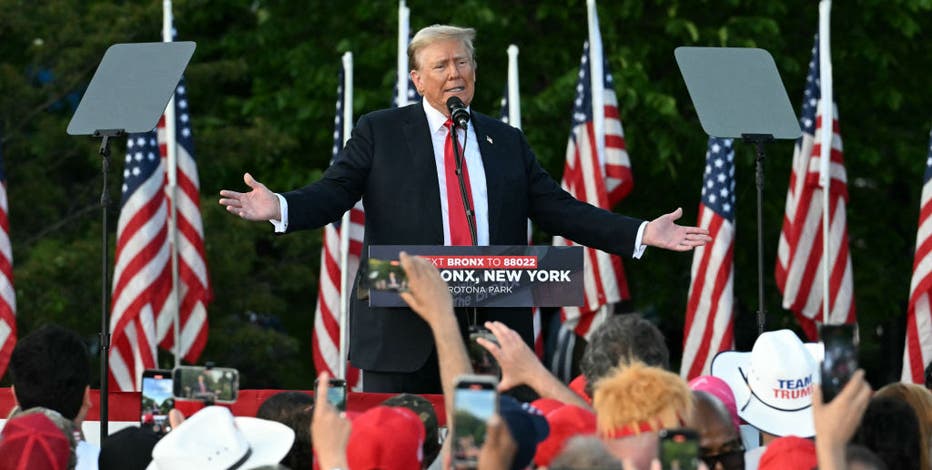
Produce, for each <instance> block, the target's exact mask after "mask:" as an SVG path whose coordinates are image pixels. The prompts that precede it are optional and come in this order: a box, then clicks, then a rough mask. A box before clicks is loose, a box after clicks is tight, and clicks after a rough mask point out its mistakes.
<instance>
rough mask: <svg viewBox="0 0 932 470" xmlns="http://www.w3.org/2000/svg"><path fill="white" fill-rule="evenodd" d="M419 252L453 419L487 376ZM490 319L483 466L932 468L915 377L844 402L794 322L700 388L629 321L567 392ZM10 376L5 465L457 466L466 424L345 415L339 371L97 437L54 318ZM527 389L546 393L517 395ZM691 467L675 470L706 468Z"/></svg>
mask: <svg viewBox="0 0 932 470" xmlns="http://www.w3.org/2000/svg"><path fill="white" fill-rule="evenodd" d="M401 263H402V266H403V267H404V269H405V271H406V273H407V276H408V279H409V289H408V290H407V291H406V292H403V293H402V294H401V295H402V297H403V298H404V300H405V301H406V302H407V303H408V304H409V305H410V306H411V308H412V309H413V310H414V311H415V312H417V314H418V315H419V316H420V317H421V318H423V319H424V320H425V321H426V322H427V324H428V325H429V326H430V329H431V332H432V334H433V337H434V341H435V342H436V344H437V358H438V362H439V365H440V375H441V380H442V387H443V398H444V403H445V411H446V423H452V422H453V420H454V419H455V418H454V416H453V412H452V410H453V409H454V403H453V397H454V393H455V391H454V384H455V383H456V382H457V378H458V377H462V376H464V375H467V374H472V373H473V372H474V371H473V369H472V364H471V362H470V358H469V355H468V353H467V345H466V341H468V339H464V335H463V334H462V332H461V331H460V327H459V324H458V323H457V320H456V317H455V314H454V310H453V303H452V298H451V297H450V294H449V292H448V290H447V288H446V284H445V283H444V281H443V280H442V279H441V278H440V275H439V273H438V271H437V270H436V268H434V266H433V265H432V264H431V263H430V262H428V261H425V260H423V259H421V258H418V257H412V256H407V255H405V254H402V256H401ZM485 326H486V327H487V328H488V330H489V331H490V332H491V333H492V335H494V338H495V341H491V340H489V339H486V338H479V339H477V340H476V341H478V342H479V343H480V344H481V345H482V346H483V347H485V348H486V349H487V350H488V351H489V353H490V354H491V355H492V356H493V357H494V359H495V360H496V361H497V362H498V365H499V368H500V371H501V376H500V378H499V380H498V392H500V395H499V396H498V398H497V400H498V406H497V412H496V413H494V414H492V416H491V417H490V418H489V419H488V420H487V421H486V422H485V423H484V426H485V429H486V432H485V437H484V440H483V441H482V442H481V443H480V444H481V446H480V450H479V452H478V459H477V461H476V462H475V466H476V467H477V468H482V469H507V468H513V469H527V468H538V469H543V468H550V469H589V468H599V469H638V470H642V469H643V470H647V469H659V468H661V459H662V458H663V457H669V455H668V454H672V452H669V449H668V447H667V446H666V444H664V442H666V441H665V439H666V438H665V437H664V436H667V435H679V436H686V438H688V437H689V436H690V435H692V436H694V439H695V442H694V444H695V445H694V447H693V449H694V450H695V454H696V457H697V459H696V462H695V463H696V464H697V465H698V468H708V469H711V470H714V469H723V470H731V469H747V470H753V469H755V468H756V469H761V470H766V469H807V470H808V469H813V468H819V469H822V470H833V469H845V468H859V469H917V470H918V469H923V470H925V469H929V468H930V461H929V446H930V429H932V392H930V391H929V390H928V389H927V388H926V387H924V386H920V385H914V384H906V383H894V384H889V385H887V386H885V387H883V388H881V389H879V390H876V391H874V390H872V389H871V387H870V385H869V384H868V383H867V382H866V381H865V378H864V373H863V371H860V370H859V371H857V372H855V373H854V374H853V376H852V377H851V378H850V380H848V382H847V384H846V385H844V387H843V388H842V389H841V391H840V393H838V394H837V395H836V396H835V397H834V398H833V399H832V400H831V401H828V402H826V401H825V400H823V395H822V389H821V387H820V386H819V383H820V382H819V367H818V363H819V361H820V359H821V357H820V356H821V354H822V352H821V350H820V348H819V345H818V344H804V343H802V342H801V341H800V340H799V338H798V337H797V336H796V335H795V334H794V333H792V332H791V331H789V330H780V331H772V332H767V333H764V334H762V335H761V336H760V337H759V338H758V340H757V341H756V342H755V344H754V347H753V349H752V351H750V352H736V351H729V352H725V353H721V354H719V355H718V356H716V358H715V360H714V361H713V364H712V371H711V372H712V374H711V375H708V376H701V377H698V378H695V379H693V380H692V381H690V382H688V383H687V382H686V381H684V380H683V379H682V378H680V377H679V376H678V375H677V374H675V373H673V372H671V371H670V370H669V353H668V351H667V349H666V347H665V343H664V340H663V336H662V335H661V334H660V332H659V331H658V330H657V328H656V327H655V326H654V325H653V324H652V323H650V322H649V321H647V320H644V319H642V318H640V317H639V316H637V315H620V316H615V317H612V318H611V319H609V320H608V321H606V322H605V323H604V324H603V325H602V326H600V327H599V329H598V330H597V331H596V332H595V334H594V335H593V336H592V338H591V341H590V342H589V344H588V345H587V350H586V351H585V354H584V355H583V359H582V364H581V369H582V372H583V373H582V375H580V376H579V377H578V378H577V379H576V380H574V381H573V382H572V383H571V384H569V385H566V384H564V383H563V382H561V381H560V380H558V379H557V378H556V377H554V376H553V375H552V374H551V373H550V372H549V371H548V370H547V369H546V367H545V366H544V365H543V364H541V362H540V361H539V360H538V358H537V356H536V355H535V354H534V352H533V351H532V350H531V349H530V348H529V347H528V346H527V344H526V343H525V342H524V341H523V339H522V338H521V336H520V335H519V334H518V333H516V332H515V331H513V330H511V329H509V328H508V327H506V326H505V325H504V324H501V323H498V322H489V323H487V324H486V325H485ZM467 338H468V337H467ZM10 371H11V374H12V377H13V387H12V390H13V393H14V395H15V398H16V403H17V407H16V408H15V409H14V410H13V412H12V413H11V415H10V416H9V420H8V421H7V423H6V425H5V427H4V428H3V431H2V433H0V469H36V470H42V469H54V470H60V469H74V468H77V469H94V468H100V469H102V470H106V469H150V470H166V469H192V468H198V469H201V470H209V469H215V468H216V469H230V468H242V469H249V468H269V469H294V470H297V469H311V468H319V469H323V470H332V469H352V470H366V469H387V470H390V469H399V470H403V469H411V470H415V469H429V468H443V469H446V468H451V467H454V462H452V459H451V449H450V446H451V442H452V439H450V438H449V435H450V433H449V432H445V431H446V429H443V428H441V427H439V426H438V423H440V422H441V421H440V420H439V419H438V416H437V415H436V412H435V409H434V407H433V405H432V404H431V402H430V401H428V400H427V399H425V398H424V397H421V396H419V395H412V394H400V395H397V396H394V397H392V398H391V399H389V400H387V401H386V402H384V403H383V404H381V405H379V406H375V407H372V408H370V409H368V410H366V411H365V412H362V413H353V412H350V413H346V412H341V411H339V410H338V409H336V408H335V407H334V406H333V405H332V404H331V403H330V402H328V401H327V393H326V391H327V390H326V387H327V384H328V379H329V377H327V374H326V373H324V374H321V376H320V377H319V380H318V384H319V385H318V388H317V390H316V393H315V395H316V396H311V395H308V394H304V393H300V392H283V393H280V394H277V395H274V396H272V397H271V398H269V399H268V400H267V401H266V402H265V403H263V404H262V405H261V407H260V408H259V411H258V413H257V416H256V417H245V416H233V415H232V413H231V412H230V411H229V409H228V408H225V407H221V406H208V407H205V408H203V409H202V410H200V411H198V412H196V413H194V414H192V415H191V416H189V417H187V418H185V417H184V416H183V415H182V414H181V413H180V412H179V411H178V410H172V412H171V413H170V414H169V420H170V421H171V425H172V426H171V427H172V429H173V430H172V431H171V432H169V433H168V434H167V435H165V436H164V437H162V436H160V435H158V434H156V433H154V432H152V430H151V429H147V428H145V427H130V428H127V429H123V430H121V431H119V432H116V433H114V434H112V435H111V436H110V437H109V438H107V439H105V440H104V441H103V443H102V445H101V447H100V448H97V447H95V446H93V445H91V444H88V443H87V442H86V441H85V440H84V437H83V435H82V433H81V424H82V422H83V420H84V417H85V416H86V413H87V410H88V408H89V407H90V406H91V401H90V399H89V396H90V389H89V383H90V360H89V356H88V353H87V351H86V349H85V347H84V344H83V343H82V341H81V339H80V337H78V336H77V335H76V334H75V333H73V332H70V331H68V330H65V329H62V328H59V327H55V326H47V327H44V328H41V329H39V330H37V331H35V332H33V333H32V334H30V335H28V336H26V337H24V338H22V339H21V340H20V341H19V343H18V344H17V346H16V349H15V350H14V352H13V355H12V358H11V361H10ZM522 386H523V387H527V388H530V389H531V390H532V391H533V393H534V395H536V397H535V399H533V400H530V401H529V402H521V401H519V400H518V399H516V398H515V397H513V396H511V395H510V394H509V391H511V390H514V389H516V388H518V387H522ZM521 395H522V397H524V396H526V395H527V393H522V394H521ZM445 437H446V438H445ZM687 444H688V442H687ZM687 449H688V447H687ZM686 455H689V454H688V452H687V454H686ZM688 463H689V462H680V464H683V466H677V465H680V464H670V463H669V462H665V464H664V466H663V468H694V467H689V466H686V464H688Z"/></svg>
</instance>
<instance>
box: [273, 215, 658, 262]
mask: <svg viewBox="0 0 932 470" xmlns="http://www.w3.org/2000/svg"><path fill="white" fill-rule="evenodd" d="M282 214H285V211H284V210H282ZM283 216H284V215H283ZM646 228H647V221H644V222H641V226H640V227H638V236H637V237H635V238H634V254H632V255H631V257H632V258H634V259H641V256H644V252H645V251H647V245H644V244H642V243H641V240H642V239H643V238H644V230H645V229H646Z"/></svg>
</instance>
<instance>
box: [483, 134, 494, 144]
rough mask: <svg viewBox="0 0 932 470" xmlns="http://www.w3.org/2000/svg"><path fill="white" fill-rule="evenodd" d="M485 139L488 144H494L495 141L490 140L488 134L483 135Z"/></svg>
mask: <svg viewBox="0 0 932 470" xmlns="http://www.w3.org/2000/svg"><path fill="white" fill-rule="evenodd" d="M485 140H488V141H489V143H490V144H494V143H495V142H492V138H491V137H489V136H485Z"/></svg>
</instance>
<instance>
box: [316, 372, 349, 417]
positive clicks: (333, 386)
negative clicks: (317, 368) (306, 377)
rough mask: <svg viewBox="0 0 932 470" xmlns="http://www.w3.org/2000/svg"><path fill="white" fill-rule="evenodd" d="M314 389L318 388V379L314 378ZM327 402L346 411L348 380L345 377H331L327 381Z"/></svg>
mask: <svg viewBox="0 0 932 470" xmlns="http://www.w3.org/2000/svg"><path fill="white" fill-rule="evenodd" d="M314 390H317V379H314ZM327 403H330V404H331V405H333V407H334V408H336V409H337V410H339V411H346V381H345V380H343V379H330V380H329V381H328V383H327Z"/></svg>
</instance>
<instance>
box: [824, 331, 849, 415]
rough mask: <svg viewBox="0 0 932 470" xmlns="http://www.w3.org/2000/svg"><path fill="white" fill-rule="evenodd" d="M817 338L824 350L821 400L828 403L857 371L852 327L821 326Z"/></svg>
mask: <svg viewBox="0 0 932 470" xmlns="http://www.w3.org/2000/svg"><path fill="white" fill-rule="evenodd" d="M819 336H820V337H821V338H822V345H823V347H824V349H825V353H824V356H823V358H822V370H821V373H822V400H824V401H826V402H828V401H829V400H831V399H833V398H835V395H838V393H839V392H841V389H842V388H843V387H844V386H845V384H846V383H848V379H850V378H851V374H854V371H856V370H857V369H858V349H857V345H856V343H855V338H854V325H822V326H821V327H820V328H819Z"/></svg>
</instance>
